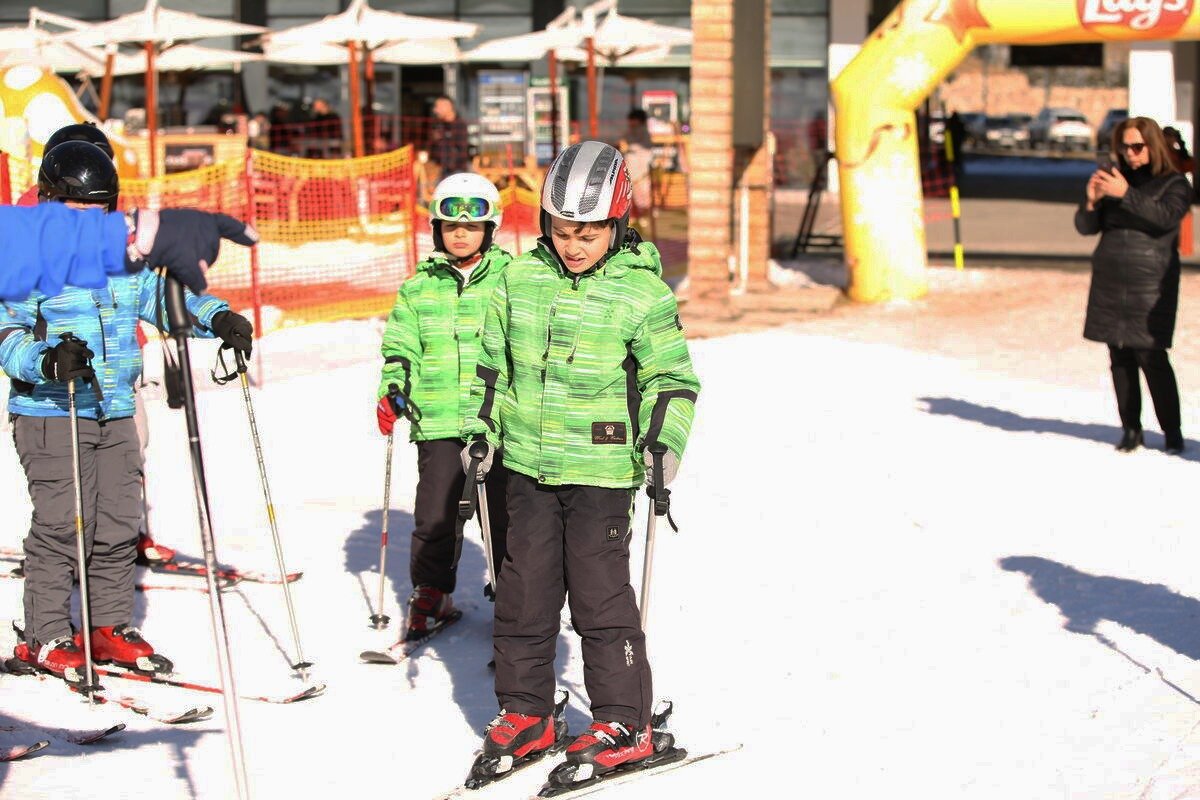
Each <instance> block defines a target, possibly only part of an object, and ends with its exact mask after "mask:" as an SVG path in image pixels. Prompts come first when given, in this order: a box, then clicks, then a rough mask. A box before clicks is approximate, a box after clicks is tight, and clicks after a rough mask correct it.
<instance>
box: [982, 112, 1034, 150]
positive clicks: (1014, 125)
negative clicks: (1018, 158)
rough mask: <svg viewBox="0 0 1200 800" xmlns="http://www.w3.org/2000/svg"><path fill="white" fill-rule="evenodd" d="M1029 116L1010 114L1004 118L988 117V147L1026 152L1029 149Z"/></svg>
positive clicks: (986, 135)
mask: <svg viewBox="0 0 1200 800" xmlns="http://www.w3.org/2000/svg"><path fill="white" fill-rule="evenodd" d="M1032 119H1033V117H1032V116H1031V115H1029V114H1009V115H1007V116H1004V117H988V121H987V132H986V134H985V137H986V139H987V145H988V147H1003V148H1005V149H1007V150H1016V149H1020V150H1024V149H1026V148H1028V147H1029V123H1030V121H1031V120H1032Z"/></svg>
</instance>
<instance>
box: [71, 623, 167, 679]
mask: <svg viewBox="0 0 1200 800" xmlns="http://www.w3.org/2000/svg"><path fill="white" fill-rule="evenodd" d="M81 641H82V640H81ZM92 658H93V659H94V660H95V661H97V662H98V663H101V664H108V663H112V664H116V665H118V666H121V667H126V668H128V669H131V670H134V671H136V672H143V673H146V674H150V675H153V674H159V675H166V674H169V673H170V672H171V671H172V670H173V669H174V668H175V665H174V664H172V663H171V662H170V660H169V659H167V658H165V657H163V656H160V655H159V654H158V653H155V652H154V648H153V647H151V646H150V644H149V642H147V641H146V640H145V639H143V638H142V634H141V632H140V631H139V630H138V629H137V628H134V627H131V626H129V625H109V626H107V627H103V628H92Z"/></svg>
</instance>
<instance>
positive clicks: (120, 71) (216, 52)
mask: <svg viewBox="0 0 1200 800" xmlns="http://www.w3.org/2000/svg"><path fill="white" fill-rule="evenodd" d="M263 59H264V56H262V55H260V54H258V53H248V52H246V51H244V50H221V49H218V48H215V47H199V46H197V45H193V44H181V45H176V46H175V47H172V48H171V49H169V50H166V51H164V52H163V54H162V55H160V56H159V57H158V58H157V59H155V61H154V67H155V69H157V70H158V71H159V72H182V71H183V70H189V69H219V68H222V67H231V66H234V65H235V64H245V63H246V62H248V61H262V60H263ZM145 69H146V61H145V59H144V58H143V57H142V56H124V55H123V56H118V60H117V62H116V63H115V64H114V65H113V75H137V74H140V73H141V72H143V71H144V70H145ZM100 71H101V72H103V71H104V65H103V63H101V65H100Z"/></svg>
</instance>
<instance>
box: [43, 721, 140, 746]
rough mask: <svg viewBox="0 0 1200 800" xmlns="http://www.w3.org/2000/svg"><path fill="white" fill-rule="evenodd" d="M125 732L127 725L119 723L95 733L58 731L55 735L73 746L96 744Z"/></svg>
mask: <svg viewBox="0 0 1200 800" xmlns="http://www.w3.org/2000/svg"><path fill="white" fill-rule="evenodd" d="M123 730H125V723H124V722H118V723H117V724H116V725H113V726H112V727H109V728H103V729H101V730H95V731H58V732H55V733H54V736H56V737H57V738H59V739H62V740H63V741H64V742H70V743H71V744H95V743H96V742H98V741H100V740H101V739H105V738H107V737H109V736H112V735H113V734H114V733H120V732H121V731H123Z"/></svg>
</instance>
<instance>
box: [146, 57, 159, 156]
mask: <svg viewBox="0 0 1200 800" xmlns="http://www.w3.org/2000/svg"><path fill="white" fill-rule="evenodd" d="M155 77H156V76H155V74H154V42H146V128H147V129H148V130H149V131H150V177H151V178H153V177H154V176H155V175H157V174H158V85H157V84H158V81H156V80H155Z"/></svg>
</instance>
